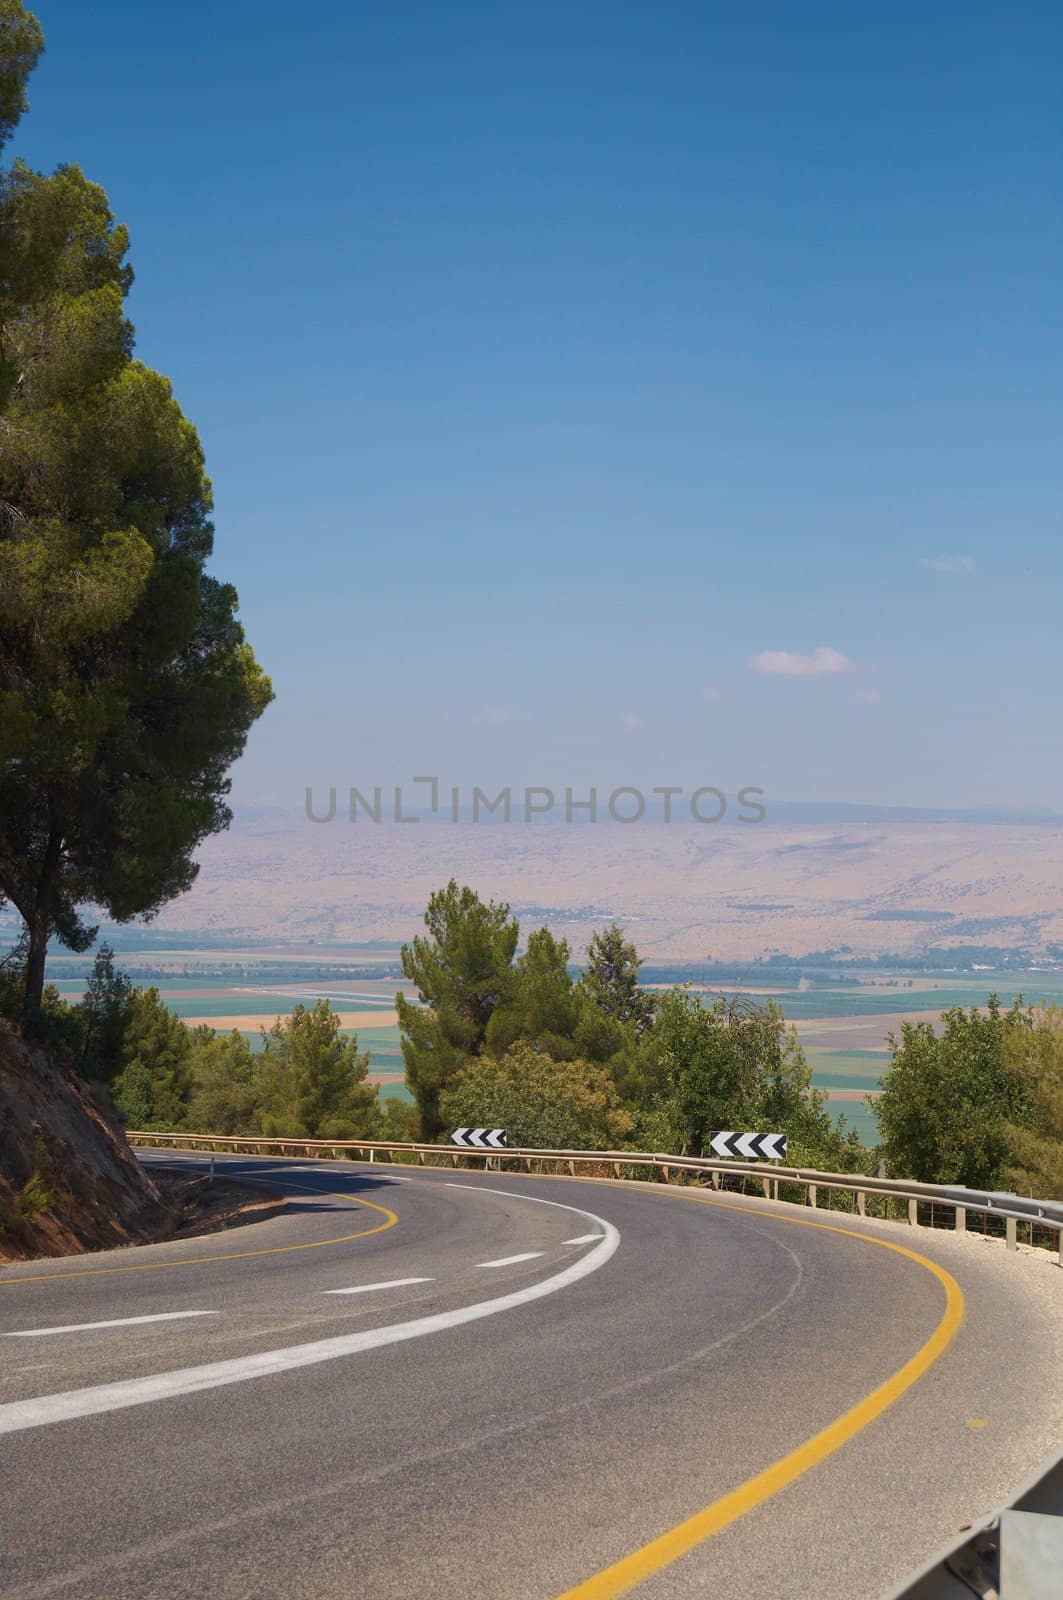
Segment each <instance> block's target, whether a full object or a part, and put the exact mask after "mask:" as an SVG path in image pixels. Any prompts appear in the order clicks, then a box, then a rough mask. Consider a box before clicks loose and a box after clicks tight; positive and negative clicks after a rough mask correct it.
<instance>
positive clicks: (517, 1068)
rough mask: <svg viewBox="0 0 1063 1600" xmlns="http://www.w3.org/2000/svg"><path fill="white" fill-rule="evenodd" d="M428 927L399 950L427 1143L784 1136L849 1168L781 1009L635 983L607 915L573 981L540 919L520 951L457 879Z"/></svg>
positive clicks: (411, 1068) (667, 1141)
mask: <svg viewBox="0 0 1063 1600" xmlns="http://www.w3.org/2000/svg"><path fill="white" fill-rule="evenodd" d="M425 921H426V924H427V926H428V930H429V934H428V937H427V938H421V939H418V940H416V941H415V942H414V944H413V945H412V946H407V947H406V948H404V950H403V971H404V972H405V974H406V976H407V977H408V978H410V979H411V980H412V981H413V982H415V983H416V984H417V987H418V992H419V995H420V998H421V1000H422V1001H423V1002H424V1004H423V1005H422V1006H420V1007H419V1006H415V1005H413V1004H412V1003H411V1002H409V1001H407V1000H405V999H403V998H402V997H401V996H400V997H399V1000H398V1009H399V1020H400V1025H401V1027H402V1031H403V1051H404V1055H405V1058H406V1066H407V1080H408V1082H409V1084H410V1087H411V1089H412V1090H413V1091H414V1093H415V1095H416V1096H417V1100H418V1105H419V1107H420V1110H421V1115H422V1127H423V1131H424V1135H425V1137H426V1138H434V1137H437V1136H438V1135H439V1134H440V1133H441V1132H443V1131H444V1130H445V1128H447V1127H448V1126H454V1125H458V1124H460V1123H463V1122H464V1123H480V1124H484V1123H493V1124H497V1125H498V1126H500V1127H505V1128H506V1130H507V1132H508V1134H509V1136H510V1139H511V1140H513V1141H516V1140H517V1139H518V1138H521V1140H522V1142H525V1143H527V1144H530V1145H538V1146H540V1147H543V1146H546V1145H550V1144H553V1145H555V1146H556V1145H557V1144H559V1143H563V1144H569V1145H571V1144H572V1143H573V1142H579V1141H580V1140H582V1142H583V1143H584V1145H586V1146H588V1147H590V1148H592V1149H593V1148H598V1149H601V1148H606V1147H609V1146H612V1147H616V1146H618V1145H622V1144H627V1145H628V1147H629V1148H631V1147H634V1146H635V1145H639V1144H641V1145H642V1146H643V1147H645V1146H646V1145H651V1146H652V1147H653V1148H655V1149H660V1150H672V1151H676V1152H679V1151H685V1152H690V1153H693V1154H697V1155H700V1154H703V1153H704V1151H705V1150H706V1148H707V1145H708V1141H709V1137H710V1135H711V1134H712V1132H713V1131H714V1130H716V1129H718V1128H740V1129H747V1130H751V1131H770V1132H784V1133H786V1134H787V1135H788V1136H789V1138H790V1140H791V1146H792V1148H793V1150H794V1156H795V1159H796V1160H799V1161H802V1162H806V1163H808V1164H813V1163H814V1164H818V1165H823V1166H827V1165H831V1166H834V1167H846V1168H847V1167H851V1166H852V1165H853V1163H854V1162H858V1161H860V1160H862V1159H864V1156H865V1152H863V1151H862V1150H861V1148H860V1146H859V1143H858V1142H857V1141H856V1140H855V1138H854V1137H853V1136H851V1135H847V1134H846V1133H845V1131H844V1129H842V1130H841V1131H839V1130H838V1129H836V1128H835V1127H834V1126H833V1125H832V1123H831V1119H830V1117H829V1115H828V1113H827V1111H826V1109H825V1105H824V1096H823V1095H822V1094H821V1093H819V1092H817V1091H815V1090H813V1089H812V1088H811V1076H812V1074H811V1069H810V1067H809V1065H808V1063H807V1061H806V1060H805V1057H804V1054H803V1052H802V1050H801V1048H800V1045H799V1044H798V1043H797V1039H796V1036H795V1035H794V1033H793V1030H792V1029H788V1028H787V1027H786V1024H785V1020H784V1018H783V1016H782V1014H781V1012H780V1011H779V1010H778V1008H777V1007H775V1006H773V1005H771V1004H768V1005H766V1006H756V1005H752V1004H748V1003H746V1004H731V1005H725V1004H717V1005H703V1004H702V1003H701V1001H700V1000H699V998H698V997H697V995H695V994H693V993H692V992H690V991H689V990H687V989H684V988H681V987H676V988H673V989H671V990H669V991H667V992H666V993H664V994H663V995H656V994H653V993H651V992H649V991H647V990H645V989H644V988H642V987H641V986H640V984H639V981H638V975H639V968H640V965H641V963H640V960H639V957H638V953H637V951H636V950H635V947H634V946H633V945H632V944H631V943H630V942H628V941H627V940H626V939H625V938H624V935H623V931H622V930H621V929H620V928H619V927H617V926H616V925H615V924H614V925H613V926H612V927H610V928H607V929H605V930H604V931H603V932H601V933H598V934H596V935H595V937H594V938H593V939H592V940H591V943H590V945H589V946H588V950H587V965H586V967H585V969H584V971H583V972H582V973H581V974H578V975H577V974H574V973H573V971H572V969H571V966H570V952H569V948H568V945H567V944H566V942H565V941H564V940H561V939H556V938H554V936H553V935H552V934H551V933H550V932H549V930H548V929H546V928H540V929H537V930H535V931H534V932H533V933H531V934H530V935H529V937H528V941H527V946H526V948H525V949H524V951H523V952H522V953H521V954H520V955H519V956H517V955H516V954H515V952H516V948H517V942H518V936H519V929H518V927H517V924H516V921H515V920H514V919H513V918H512V917H511V916H510V912H509V907H508V906H505V905H501V906H500V905H495V904H493V903H491V904H485V903H484V902H483V901H481V900H480V898H479V897H478V896H477V895H476V894H475V892H474V891H473V890H472V889H470V888H467V887H459V885H458V884H457V883H455V882H453V881H452V882H451V883H449V884H448V885H447V887H446V889H444V890H442V891H440V892H439V893H438V894H436V895H433V896H432V900H431V902H430V903H429V909H428V914H427V916H426V918H425Z"/></svg>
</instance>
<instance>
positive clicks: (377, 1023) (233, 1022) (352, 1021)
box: [183, 1009, 399, 1033]
mask: <svg viewBox="0 0 1063 1600" xmlns="http://www.w3.org/2000/svg"><path fill="white" fill-rule="evenodd" d="M333 1015H334V1016H337V1017H339V1019H340V1027H341V1028H359V1029H361V1028H396V1027H398V1022H399V1018H398V1013H397V1012H395V1011H385V1010H383V1009H381V1010H379V1011H334V1012H333ZM286 1016H287V1013H286V1012H280V1011H278V1013H277V1017H268V1016H264V1015H263V1014H262V1013H261V1012H251V1013H237V1014H236V1015H234V1016H231V1017H185V1018H183V1021H184V1022H185V1023H187V1025H188V1027H190V1028H196V1027H199V1025H200V1024H201V1023H204V1022H205V1023H206V1024H207V1026H208V1027H211V1028H214V1029H215V1030H216V1031H217V1032H218V1033H231V1032H232V1030H233V1028H235V1029H236V1030H237V1031H238V1032H239V1033H257V1032H258V1030H259V1028H271V1027H272V1026H273V1023H274V1022H275V1021H277V1020H278V1018H282V1017H286Z"/></svg>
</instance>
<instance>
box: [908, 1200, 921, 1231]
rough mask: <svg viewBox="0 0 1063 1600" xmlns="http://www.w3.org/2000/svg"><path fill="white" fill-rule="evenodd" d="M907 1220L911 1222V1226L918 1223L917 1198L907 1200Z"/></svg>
mask: <svg viewBox="0 0 1063 1600" xmlns="http://www.w3.org/2000/svg"><path fill="white" fill-rule="evenodd" d="M908 1221H909V1223H910V1224H911V1226H912V1227H913V1228H914V1227H917V1226H918V1223H919V1202H918V1200H909V1202H908Z"/></svg>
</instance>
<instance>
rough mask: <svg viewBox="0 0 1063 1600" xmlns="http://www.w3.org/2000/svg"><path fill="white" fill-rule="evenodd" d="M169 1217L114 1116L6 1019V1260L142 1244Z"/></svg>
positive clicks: (0, 1199)
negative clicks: (20, 1034) (20, 1035)
mask: <svg viewBox="0 0 1063 1600" xmlns="http://www.w3.org/2000/svg"><path fill="white" fill-rule="evenodd" d="M167 1222H168V1208H167V1207H166V1206H165V1205H164V1203H163V1201H162V1199H161V1198H160V1195H159V1191H158V1189H157V1188H156V1187H155V1185H154V1184H153V1183H152V1181H151V1179H150V1178H149V1177H148V1176H147V1174H146V1173H145V1172H144V1170H143V1168H142V1167H141V1166H140V1164H139V1162H138V1161H137V1160H136V1158H135V1157H134V1155H133V1154H132V1152H131V1151H130V1149H129V1146H128V1144H127V1143H126V1141H125V1137H124V1135H123V1134H122V1132H121V1131H120V1129H119V1128H118V1127H117V1125H116V1124H115V1122H114V1121H113V1112H109V1111H108V1110H107V1108H106V1107H105V1106H104V1105H103V1104H102V1103H101V1101H99V1100H98V1099H97V1098H96V1096H95V1094H94V1092H93V1090H92V1089H91V1088H90V1086H89V1085H87V1084H85V1083H83V1082H82V1081H81V1080H80V1079H79V1078H76V1077H74V1075H73V1074H72V1073H70V1072H66V1071H64V1070H63V1069H62V1068H59V1067H57V1066H56V1065H55V1064H54V1063H53V1062H52V1061H50V1060H49V1058H48V1056H47V1055H46V1054H45V1053H44V1052H43V1051H42V1050H40V1049H37V1048H35V1047H34V1046H31V1045H29V1044H27V1043H26V1042H25V1041H24V1040H23V1039H22V1038H20V1037H19V1036H18V1035H17V1034H15V1033H13V1032H11V1031H9V1030H7V1029H5V1028H4V1027H3V1026H2V1025H0V1262H4V1261H21V1260H25V1259H28V1258H29V1257H32V1256H60V1255H76V1254H78V1253H80V1252H82V1251H87V1250H102V1249H108V1248H112V1247H113V1246H115V1245H122V1244H134V1243H140V1242H142V1241H144V1240H147V1239H150V1238H156V1237H158V1236H159V1234H160V1233H161V1232H165V1231H166V1227H167Z"/></svg>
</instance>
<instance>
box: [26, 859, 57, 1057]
mask: <svg viewBox="0 0 1063 1600" xmlns="http://www.w3.org/2000/svg"><path fill="white" fill-rule="evenodd" d="M62 848H63V841H62V838H61V836H60V835H59V834H58V833H57V832H56V831H55V829H54V828H53V830H52V831H51V833H50V834H49V835H48V843H47V845H46V846H45V851H44V860H43V861H42V862H41V872H40V877H39V878H38V879H37V892H36V894H35V895H34V897H33V906H32V908H31V910H30V912H29V915H28V916H25V913H23V915H24V916H25V922H26V933H27V935H28V936H29V949H28V951H27V953H26V983H25V990H24V992H23V999H22V1022H23V1026H24V1028H25V1029H26V1031H27V1033H37V1032H38V1031H39V1028H40V1020H41V1000H42V998H43V995H44V963H45V960H46V958H47V955H48V935H49V933H50V932H51V927H52V916H51V912H52V895H53V890H54V885H55V879H56V874H57V872H58V871H59V861H60V857H61V854H62Z"/></svg>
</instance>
